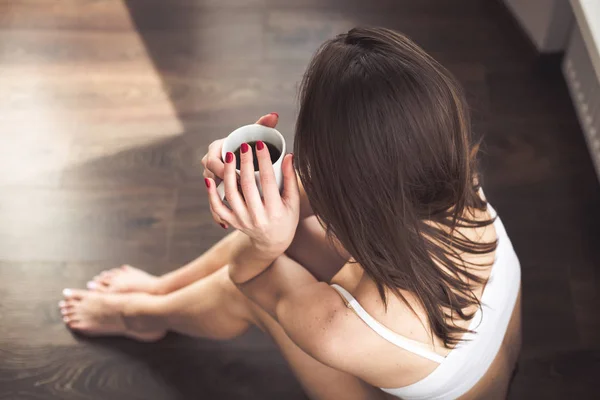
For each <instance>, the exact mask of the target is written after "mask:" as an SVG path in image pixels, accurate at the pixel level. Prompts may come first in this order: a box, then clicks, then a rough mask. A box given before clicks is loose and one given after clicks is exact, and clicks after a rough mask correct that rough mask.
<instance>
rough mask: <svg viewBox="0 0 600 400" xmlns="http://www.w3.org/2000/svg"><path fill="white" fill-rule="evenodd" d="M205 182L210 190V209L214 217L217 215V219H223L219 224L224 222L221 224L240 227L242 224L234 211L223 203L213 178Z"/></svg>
mask: <svg viewBox="0 0 600 400" xmlns="http://www.w3.org/2000/svg"><path fill="white" fill-rule="evenodd" d="M204 182H205V184H206V189H207V190H208V202H209V203H210V210H211V212H212V214H213V218H215V217H216V218H215V220H217V221H223V222H218V223H219V224H222V225H221V226H223V225H225V226H227V225H233V226H235V227H238V226H239V225H240V224H239V221H238V218H237V217H236V215H235V214H234V213H233V211H231V210H230V209H229V208H227V206H226V205H225V204H223V200H221V196H219V193H218V192H217V185H216V183H215V181H214V180H213V179H210V178H206V179H205V180H204Z"/></svg>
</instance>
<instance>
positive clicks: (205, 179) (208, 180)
mask: <svg viewBox="0 0 600 400" xmlns="http://www.w3.org/2000/svg"><path fill="white" fill-rule="evenodd" d="M204 184H205V185H206V187H207V188H209V187H210V179H208V178H204Z"/></svg>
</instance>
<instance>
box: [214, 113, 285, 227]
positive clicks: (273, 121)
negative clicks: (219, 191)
mask: <svg viewBox="0 0 600 400" xmlns="http://www.w3.org/2000/svg"><path fill="white" fill-rule="evenodd" d="M278 121H279V115H278V114H277V113H270V114H267V115H263V116H262V117H260V118H259V119H258V121H256V123H257V124H259V125H264V126H267V127H269V128H275V127H276V126H277V122H278ZM224 141H225V139H219V140H215V141H214V142H212V143H211V144H210V145H209V146H208V152H207V153H206V154H205V155H204V157H202V166H203V167H204V172H203V173H202V176H204V178H210V179H212V180H214V181H217V183H218V182H220V181H221V180H223V176H224V175H223V172H224V171H225V164H223V160H221V149H222V147H223V142H224ZM211 212H212V216H213V219H214V220H215V221H216V222H217V223H218V224H219V225H221V226H222V227H223V228H227V225H226V223H225V221H223V220H221V219H220V218H219V217H218V216H217V215H216V214H215V213H214V211H213V210H212V209H211Z"/></svg>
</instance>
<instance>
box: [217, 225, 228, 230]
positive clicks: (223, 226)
mask: <svg viewBox="0 0 600 400" xmlns="http://www.w3.org/2000/svg"><path fill="white" fill-rule="evenodd" d="M219 225H221V228H223V229H227V225H225V224H219Z"/></svg>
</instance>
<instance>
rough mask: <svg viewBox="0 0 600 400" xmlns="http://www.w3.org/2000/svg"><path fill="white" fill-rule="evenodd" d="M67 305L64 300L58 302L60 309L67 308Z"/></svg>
mask: <svg viewBox="0 0 600 400" xmlns="http://www.w3.org/2000/svg"><path fill="white" fill-rule="evenodd" d="M66 305H67V302H66V301H63V300H61V301H59V302H58V306H59V307H60V308H63V307H65V306H66Z"/></svg>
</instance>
